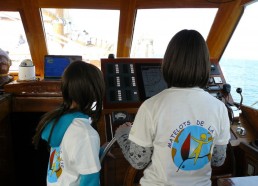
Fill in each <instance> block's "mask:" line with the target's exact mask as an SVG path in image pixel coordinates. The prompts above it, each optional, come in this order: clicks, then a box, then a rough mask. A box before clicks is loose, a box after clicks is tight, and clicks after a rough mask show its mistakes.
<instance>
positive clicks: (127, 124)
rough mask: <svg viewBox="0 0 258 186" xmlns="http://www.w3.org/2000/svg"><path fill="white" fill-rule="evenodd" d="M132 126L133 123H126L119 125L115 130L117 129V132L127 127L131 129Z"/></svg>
mask: <svg viewBox="0 0 258 186" xmlns="http://www.w3.org/2000/svg"><path fill="white" fill-rule="evenodd" d="M132 124H133V123H130V122H126V123H124V124H122V125H120V126H119V127H118V128H117V130H118V129H119V130H122V129H125V128H128V127H130V128H131V127H132Z"/></svg>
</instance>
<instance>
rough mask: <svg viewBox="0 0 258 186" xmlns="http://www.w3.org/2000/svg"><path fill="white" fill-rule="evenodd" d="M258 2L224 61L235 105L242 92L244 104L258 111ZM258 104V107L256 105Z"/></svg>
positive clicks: (244, 19)
mask: <svg viewBox="0 0 258 186" xmlns="http://www.w3.org/2000/svg"><path fill="white" fill-rule="evenodd" d="M257 9H258V2H256V3H253V4H250V5H248V6H247V7H246V8H245V11H244V14H243V15H242V18H241V20H240V22H239V24H238V26H237V28H236V30H235V32H234V34H233V36H232V38H231V40H230V42H229V43H228V46H227V48H226V50H225V52H224V54H223V56H222V58H221V60H220V64H221V68H222V70H223V73H224V76H225V79H226V81H227V82H228V83H229V84H230V85H231V93H232V96H233V99H234V101H235V102H238V103H239V101H240V98H241V97H240V95H239V94H238V93H236V88H238V87H240V88H242V95H243V104H245V105H248V106H251V105H253V104H254V105H253V107H255V108H258V103H257V101H258V85H257V82H258V52H257V50H258V35H257V33H258V25H257V18H258V11H257ZM255 103H256V104H255Z"/></svg>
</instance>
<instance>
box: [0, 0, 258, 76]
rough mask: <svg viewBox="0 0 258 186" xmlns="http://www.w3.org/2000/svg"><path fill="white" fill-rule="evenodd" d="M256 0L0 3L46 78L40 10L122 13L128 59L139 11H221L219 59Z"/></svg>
mask: <svg viewBox="0 0 258 186" xmlns="http://www.w3.org/2000/svg"><path fill="white" fill-rule="evenodd" d="M255 1H256V0H177V1H176V0H62V1H60V0H0V11H19V12H20V15H21V19H22V23H23V26H24V30H25V34H26V37H27V41H28V43H29V48H30V52H31V57H32V60H33V61H34V64H35V66H36V74H37V75H39V76H43V74H44V72H43V63H42V60H43V59H44V56H45V55H46V54H48V51H47V45H46V39H45V33H44V29H43V23H42V18H41V10H40V8H85V9H86V8H87V9H114V10H120V22H119V33H118V46H117V48H118V50H117V55H116V56H117V57H129V56H130V50H131V44H132V37H133V30H134V22H135V18H136V13H137V9H153V8H154V9H155V8H218V12H217V15H216V17H215V20H214V22H213V24H212V27H211V29H210V32H209V35H208V38H207V44H208V47H209V50H210V56H211V57H212V58H215V59H218V60H219V59H220V57H221V56H222V54H223V51H224V50H225V48H226V46H227V43H228V42H229V40H230V37H231V36H232V33H233V32H234V29H235V28H236V26H237V23H238V21H239V19H240V18H241V16H242V14H243V11H244V7H245V6H246V5H248V4H250V3H252V2H255Z"/></svg>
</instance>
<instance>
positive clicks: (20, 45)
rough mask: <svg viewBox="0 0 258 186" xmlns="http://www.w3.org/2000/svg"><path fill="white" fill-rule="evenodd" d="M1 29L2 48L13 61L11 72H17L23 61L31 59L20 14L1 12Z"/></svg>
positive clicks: (0, 42)
mask: <svg viewBox="0 0 258 186" xmlns="http://www.w3.org/2000/svg"><path fill="white" fill-rule="evenodd" d="M0 28H1V29H0V48H1V49H2V50H4V51H7V53H9V57H10V59H11V60H12V65H11V67H10V69H9V71H10V72H14V71H16V72H17V71H18V67H19V65H20V62H21V61H22V60H24V59H31V55H30V50H29V45H28V42H27V38H26V36H25V32H24V28H23V25H22V21H21V17H20V14H19V12H10V11H0Z"/></svg>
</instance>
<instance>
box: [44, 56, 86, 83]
mask: <svg viewBox="0 0 258 186" xmlns="http://www.w3.org/2000/svg"><path fill="white" fill-rule="evenodd" d="M76 60H82V56H60V55H59V56H54V55H47V56H45V59H44V79H61V77H62V75H63V72H64V70H65V69H66V67H67V66H68V65H69V64H70V63H72V62H73V61H76Z"/></svg>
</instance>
